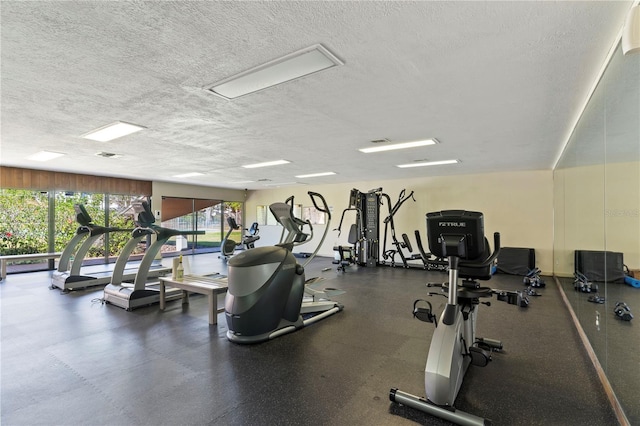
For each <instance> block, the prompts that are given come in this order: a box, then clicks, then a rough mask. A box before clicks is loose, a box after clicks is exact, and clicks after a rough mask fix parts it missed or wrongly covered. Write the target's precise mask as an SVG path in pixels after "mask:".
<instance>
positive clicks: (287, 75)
mask: <svg viewBox="0 0 640 426" xmlns="http://www.w3.org/2000/svg"><path fill="white" fill-rule="evenodd" d="M343 64H344V62H342V61H341V60H340V59H338V58H337V57H336V56H335V55H334V54H333V53H331V52H329V50H327V49H326V48H325V47H323V46H322V45H320V44H316V45H313V46H310V47H307V48H306V49H302V50H298V51H297V52H294V53H291V54H289V55H286V56H283V57H282V58H279V59H275V60H273V61H270V62H267V63H266V64H263V65H259V66H257V67H255V68H251V69H249V70H247V71H244V72H241V73H240V74H237V75H235V76H233V77H229V78H227V79H225V80H222V81H220V82H219V83H216V84H213V85H211V86H209V87H207V90H209V91H211V92H212V93H214V94H216V95H218V96H221V97H223V98H225V99H235V98H238V97H240V96H244V95H247V94H249V93H254V92H257V91H259V90H263V89H266V88H268V87H272V86H276V85H278V84H281V83H285V82H287V81H292V80H296V79H298V78H301V77H304V76H306V75H309V74H313V73H316V72H318V71H322V70H326V69H329V68H333V67H336V66H340V65H343Z"/></svg>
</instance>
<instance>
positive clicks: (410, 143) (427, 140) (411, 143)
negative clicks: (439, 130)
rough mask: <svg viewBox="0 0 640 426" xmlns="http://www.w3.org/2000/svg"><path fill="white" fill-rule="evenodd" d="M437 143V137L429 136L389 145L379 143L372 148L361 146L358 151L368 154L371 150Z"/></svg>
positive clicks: (388, 149) (378, 150)
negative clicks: (429, 137)
mask: <svg viewBox="0 0 640 426" xmlns="http://www.w3.org/2000/svg"><path fill="white" fill-rule="evenodd" d="M437 143H438V140H437V139H434V138H431V139H425V140H423V141H415V142H404V143H394V144H391V145H380V146H375V147H372V148H361V149H359V151H360V152H364V153H365V154H369V153H371V152H381V151H391V150H394V149H405V148H417V147H419V146H427V145H435V144H437Z"/></svg>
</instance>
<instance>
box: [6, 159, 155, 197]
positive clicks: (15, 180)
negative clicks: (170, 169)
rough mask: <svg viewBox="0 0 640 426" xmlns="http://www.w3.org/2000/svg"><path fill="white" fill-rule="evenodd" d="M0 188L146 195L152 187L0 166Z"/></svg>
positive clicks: (102, 178) (111, 178)
mask: <svg viewBox="0 0 640 426" xmlns="http://www.w3.org/2000/svg"><path fill="white" fill-rule="evenodd" d="M0 187H1V188H11V189H31V190H36V191H50V190H59V191H74V192H92V193H108V194H122V195H149V196H150V195H151V188H152V185H151V181H144V180H131V179H121V178H114V177H104V176H92V175H78V174H74V173H63V172H51V171H45V170H34V169H20V168H17V167H3V166H0Z"/></svg>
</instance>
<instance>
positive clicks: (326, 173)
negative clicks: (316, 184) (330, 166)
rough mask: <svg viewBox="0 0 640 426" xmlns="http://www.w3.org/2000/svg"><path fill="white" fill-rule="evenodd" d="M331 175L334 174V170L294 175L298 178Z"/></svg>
mask: <svg viewBox="0 0 640 426" xmlns="http://www.w3.org/2000/svg"><path fill="white" fill-rule="evenodd" d="M331 175H335V172H323V173H311V174H309V175H298V176H296V177H297V178H300V179H304V178H312V177H320V176H331Z"/></svg>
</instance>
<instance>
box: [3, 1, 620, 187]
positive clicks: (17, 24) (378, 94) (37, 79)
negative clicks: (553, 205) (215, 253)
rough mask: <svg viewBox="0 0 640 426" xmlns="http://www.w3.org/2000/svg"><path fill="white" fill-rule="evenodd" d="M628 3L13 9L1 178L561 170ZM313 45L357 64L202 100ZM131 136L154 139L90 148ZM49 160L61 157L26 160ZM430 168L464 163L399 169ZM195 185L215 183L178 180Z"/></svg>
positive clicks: (391, 175)
mask: <svg viewBox="0 0 640 426" xmlns="http://www.w3.org/2000/svg"><path fill="white" fill-rule="evenodd" d="M630 5H631V2H627V1H621V2H391V1H388V2H368V1H357V2H355V1H354V2H346V1H338V2H308V1H305V2H206V1H197V2H196V1H194V2H191V1H179V2H170V1H162V2H161V1H156V2H123V1H118V2H103V1H100V2H98V1H95V2H92V1H82V2H76V1H66V2H61V1H42V2H31V1H29V2H24V1H7V0H3V1H2V2H1V9H0V13H1V22H0V23H1V25H2V40H1V42H2V44H1V54H2V57H1V59H2V74H1V77H2V81H1V84H2V85H1V87H0V89H1V95H2V99H1V101H2V110H1V112H2V115H1V125H2V129H1V136H2V141H1V147H0V162H1V164H2V165H5V166H14V167H25V168H35V169H45V170H57V171H72V172H76V173H87V174H95V175H105V176H117V177H131V178H137V179H145V180H158V181H173V182H184V183H191V184H197V185H211V186H220V187H229V188H249V189H260V188H264V184H265V182H259V180H261V179H269V181H268V182H267V183H269V184H286V183H289V182H295V181H297V182H304V183H307V184H310V185H313V184H320V183H322V184H325V183H339V182H354V181H363V180H389V179H404V178H411V177H420V176H435V175H452V174H468V173H484V172H498V171H514V170H540V169H550V168H552V167H553V165H554V163H555V161H556V159H557V157H558V154H559V152H560V150H561V149H562V146H563V145H564V143H565V141H566V139H567V137H568V134H569V132H570V130H571V127H572V126H573V123H574V122H575V119H576V116H577V114H578V113H579V111H580V109H581V107H582V105H583V104H584V102H585V99H586V97H587V95H588V92H589V89H590V87H591V85H592V84H593V82H594V80H595V78H596V76H597V74H598V72H599V70H600V68H601V66H602V64H603V62H604V60H605V58H606V56H607V53H608V51H609V49H610V48H611V46H612V45H613V43H614V41H615V38H616V35H617V34H618V32H619V30H620V27H621V26H622V24H623V22H624V16H625V14H626V12H627V11H628V9H629V7H630ZM317 43H320V44H322V45H324V46H325V47H326V48H328V49H329V50H331V51H332V52H333V53H334V54H335V55H336V56H338V57H339V58H340V59H342V60H343V61H344V62H345V65H343V66H340V67H336V68H333V69H330V70H327V71H324V72H321V73H317V74H314V75H311V76H308V77H305V78H302V79H299V80H296V81H293V82H289V83H285V84H282V85H279V86H276V87H273V88H270V89H266V90H263V91H261V92H257V93H254V94H250V95H247V96H244V97H241V98H237V99H235V100H225V99H222V98H219V97H217V96H214V95H212V94H210V93H208V92H207V91H205V90H204V88H205V87H207V86H208V85H210V84H212V83H215V82H217V81H220V80H223V79H225V78H227V77H229V76H231V75H233V74H236V73H239V72H241V71H244V70H246V69H249V68H252V67H254V66H257V65H260V64H262V63H264V62H267V61H270V60H273V59H275V58H278V57H280V56H283V55H285V54H288V53H291V52H294V51H296V50H299V49H302V48H305V47H307V46H310V45H313V44H317ZM118 120H120V121H126V122H131V123H136V124H139V125H142V126H144V127H146V128H147V130H145V131H142V132H138V133H136V134H133V135H130V136H126V137H123V138H120V139H117V140H115V141H113V142H109V143H100V142H93V141H89V140H86V139H82V138H80V135H82V134H84V133H86V132H88V131H90V130H93V129H95V128H97V127H101V126H103V125H106V124H109V123H112V122H114V121H118ZM428 137H435V138H437V139H438V140H439V141H440V142H441V143H440V144H438V145H436V146H430V147H423V148H418V149H410V150H403V151H395V152H387V153H379V154H363V153H360V152H359V151H358V148H363V147H367V146H370V145H371V142H370V141H371V140H374V139H382V138H388V139H390V140H392V141H394V142H405V141H412V140H417V139H422V138H428ZM40 150H49V151H56V152H61V153H65V154H66V155H65V156H64V157H61V158H59V159H56V160H53V161H49V162H35V161H31V160H27V159H26V157H27V156H28V155H31V154H33V153H36V152H38V151H40ZM99 151H106V152H111V153H115V154H119V155H121V157H120V158H112V159H107V158H101V157H98V156H96V155H95V154H96V153H97V152H99ZM281 158H282V159H287V160H289V161H291V164H288V165H285V166H278V167H269V168H262V169H251V170H249V169H244V168H242V167H241V165H243V164H249V163H256V162H262V161H269V160H277V159H281ZM425 159H428V160H444V159H460V160H461V163H460V164H457V165H447V166H438V167H428V168H412V169H399V168H397V167H395V165H397V164H402V163H410V162H413V161H416V160H425ZM325 171H333V172H336V173H337V174H336V175H334V176H328V177H320V178H312V179H299V178H295V177H294V176H295V175H299V174H306V173H314V172H325ZM188 172H200V173H203V174H204V176H200V177H195V178H175V177H173V176H174V175H177V174H183V173H188ZM247 180H251V181H254V182H253V183H234V182H240V181H247Z"/></svg>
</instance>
